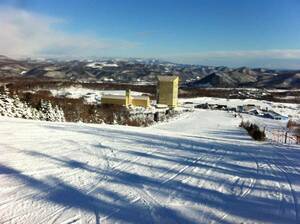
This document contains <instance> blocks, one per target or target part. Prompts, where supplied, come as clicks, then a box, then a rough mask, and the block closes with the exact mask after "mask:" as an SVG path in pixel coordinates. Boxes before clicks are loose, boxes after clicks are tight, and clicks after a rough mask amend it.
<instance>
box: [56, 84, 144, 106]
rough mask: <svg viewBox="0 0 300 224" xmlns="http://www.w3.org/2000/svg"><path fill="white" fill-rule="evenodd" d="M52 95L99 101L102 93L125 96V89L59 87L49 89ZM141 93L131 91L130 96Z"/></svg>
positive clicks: (92, 101)
mask: <svg viewBox="0 0 300 224" xmlns="http://www.w3.org/2000/svg"><path fill="white" fill-rule="evenodd" d="M50 92H51V94H52V95H53V96H63V97H67V98H73V99H78V98H81V97H84V99H85V100H86V101H87V102H89V103H96V102H100V100H101V96H103V95H110V94H112V95H123V96H125V90H93V89H88V88H79V87H68V88H61V89H50ZM142 94H143V93H141V92H135V91H131V95H132V96H140V95H142Z"/></svg>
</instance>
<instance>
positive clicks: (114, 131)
mask: <svg viewBox="0 0 300 224" xmlns="http://www.w3.org/2000/svg"><path fill="white" fill-rule="evenodd" d="M239 122H240V120H239V118H234V117H233V116H232V115H231V114H230V113H226V112H223V111H210V110H196V111H195V112H192V113H186V114H183V115H182V116H181V117H180V118H179V119H174V120H172V121H171V122H169V123H161V124H157V125H155V126H152V127H150V128H135V127H126V126H109V125H87V124H80V123H77V124H75V123H47V122H40V121H28V120H21V119H12V118H4V117H0V153H1V156H0V183H1V187H0V223H3V224H4V223H64V224H66V223H223V224H228V223H299V222H300V210H299V206H300V176H299V175H300V167H299V162H300V147H298V146H286V145H274V144H271V143H268V142H263V143H261V142H255V141H253V140H251V139H250V137H249V136H248V135H247V134H246V133H245V131H244V130H243V129H240V128H239V127H238V124H239Z"/></svg>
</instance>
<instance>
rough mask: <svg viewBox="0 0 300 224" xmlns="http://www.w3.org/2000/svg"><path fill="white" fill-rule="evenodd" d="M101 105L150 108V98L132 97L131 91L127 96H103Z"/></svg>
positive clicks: (127, 92)
mask: <svg viewBox="0 0 300 224" xmlns="http://www.w3.org/2000/svg"><path fill="white" fill-rule="evenodd" d="M101 104H111V105H120V106H126V107H128V106H140V107H145V108H147V107H150V98H149V96H131V91H130V90H127V91H126V95H125V96H124V95H103V96H102V97H101Z"/></svg>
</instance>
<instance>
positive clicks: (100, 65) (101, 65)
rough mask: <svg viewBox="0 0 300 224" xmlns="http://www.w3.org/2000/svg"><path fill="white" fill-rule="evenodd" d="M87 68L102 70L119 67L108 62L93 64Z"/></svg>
mask: <svg viewBox="0 0 300 224" xmlns="http://www.w3.org/2000/svg"><path fill="white" fill-rule="evenodd" d="M86 66H87V67H91V68H98V69H102V68H104V67H119V66H118V64H116V63H107V62H92V63H89V64H87V65H86Z"/></svg>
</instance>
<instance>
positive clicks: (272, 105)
mask: <svg viewBox="0 0 300 224" xmlns="http://www.w3.org/2000/svg"><path fill="white" fill-rule="evenodd" d="M180 102H181V103H184V102H193V103H194V104H204V103H208V104H221V105H227V106H229V107H237V106H239V105H240V106H242V105H247V104H254V105H256V106H260V107H261V108H263V109H265V108H268V109H269V110H274V111H275V112H277V113H279V114H281V115H283V116H290V117H294V118H300V105H299V104H292V103H276V102H271V101H266V100H255V99H225V98H214V97H198V98H192V99H180Z"/></svg>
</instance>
